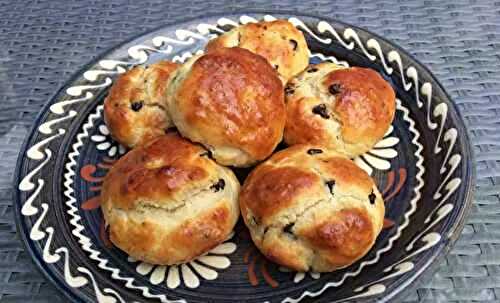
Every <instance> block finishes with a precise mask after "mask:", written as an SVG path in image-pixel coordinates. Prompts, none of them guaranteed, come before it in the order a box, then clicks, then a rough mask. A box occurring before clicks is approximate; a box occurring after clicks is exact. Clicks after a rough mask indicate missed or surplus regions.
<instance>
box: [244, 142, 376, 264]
mask: <svg viewBox="0 0 500 303" xmlns="http://www.w3.org/2000/svg"><path fill="white" fill-rule="evenodd" d="M239 202H240V208H241V213H242V216H243V219H244V221H245V224H246V225H247V226H248V228H249V230H250V234H251V236H252V239H253V241H254V243H255V245H256V246H257V247H258V248H259V250H260V251H261V252H262V253H263V254H264V255H265V256H266V257H267V258H269V259H270V260H272V261H274V262H276V263H279V264H281V265H283V266H286V267H289V268H291V269H294V270H297V271H315V272H330V271H333V270H336V269H339V268H343V267H346V266H348V265H350V264H352V263H354V262H355V261H356V260H358V259H360V258H361V257H363V256H364V255H365V254H366V253H367V252H368V251H369V250H370V248H371V247H372V246H373V244H374V242H375V239H376V238H377V236H378V234H379V233H380V231H381V229H382V226H383V221H384V211H385V209H384V201H383V199H382V196H381V194H380V193H379V191H378V189H377V187H376V185H375V183H374V182H373V180H372V179H371V178H370V176H368V174H366V173H365V172H364V171H363V170H362V169H361V168H359V167H358V166H356V164H354V162H352V161H351V160H349V159H347V158H345V156H343V155H341V154H339V153H336V152H333V151H328V150H326V149H323V148H321V147H317V146H312V145H296V146H293V147H290V148H288V149H285V150H282V151H280V152H278V153H276V154H274V155H273V156H272V157H271V158H269V159H268V160H267V161H265V162H264V163H262V164H260V165H259V166H258V167H257V168H256V169H255V170H254V171H253V172H252V173H251V174H250V175H249V176H248V178H247V179H246V180H245V183H244V185H243V187H242V190H241V193H240V199H239Z"/></svg>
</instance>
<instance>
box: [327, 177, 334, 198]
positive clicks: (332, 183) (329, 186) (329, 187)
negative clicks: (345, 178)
mask: <svg viewBox="0 0 500 303" xmlns="http://www.w3.org/2000/svg"><path fill="white" fill-rule="evenodd" d="M325 184H326V185H327V186H328V189H330V193H331V194H332V195H333V187H334V186H335V180H330V181H327V182H325Z"/></svg>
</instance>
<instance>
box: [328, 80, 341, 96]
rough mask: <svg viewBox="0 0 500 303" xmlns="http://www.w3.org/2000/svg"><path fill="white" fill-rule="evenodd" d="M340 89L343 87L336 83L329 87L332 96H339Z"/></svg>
mask: <svg viewBox="0 0 500 303" xmlns="http://www.w3.org/2000/svg"><path fill="white" fill-rule="evenodd" d="M340 89H341V86H340V84H338V83H334V84H332V85H330V86H328V91H329V92H330V94H332V95H337V94H338V93H340Z"/></svg>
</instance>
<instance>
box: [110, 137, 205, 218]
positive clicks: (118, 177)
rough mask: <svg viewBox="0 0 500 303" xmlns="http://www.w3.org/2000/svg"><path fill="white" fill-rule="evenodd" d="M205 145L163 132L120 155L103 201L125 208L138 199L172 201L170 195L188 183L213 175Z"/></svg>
mask: <svg viewBox="0 0 500 303" xmlns="http://www.w3.org/2000/svg"><path fill="white" fill-rule="evenodd" d="M202 152H203V149H202V148H201V147H199V146H196V145H194V144H192V143H190V142H189V141H187V140H185V139H182V138H180V137H179V136H178V135H177V134H175V133H170V134H167V135H163V136H162V137H159V138H157V139H155V140H153V141H151V142H150V143H148V144H147V145H145V146H140V147H138V148H136V149H133V150H132V151H130V152H129V153H127V154H126V155H125V156H124V157H122V158H120V159H119V160H118V161H117V162H116V163H115V164H114V165H113V167H112V168H111V170H110V171H109V173H108V174H107V175H106V178H105V179H104V184H103V190H102V196H101V197H102V200H103V201H113V203H114V206H115V207H118V208H121V209H125V210H127V209H132V208H134V207H136V203H138V201H144V200H145V201H156V203H162V202H161V201H172V200H169V199H168V198H169V197H171V196H172V195H174V194H175V193H177V192H178V191H180V190H181V189H183V188H185V186H187V185H188V184H191V183H197V182H204V181H206V180H207V179H208V177H209V170H210V169H213V168H212V167H210V166H209V164H208V161H210V160H207V159H205V158H202V157H199V154H200V153H202Z"/></svg>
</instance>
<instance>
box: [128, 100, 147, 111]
mask: <svg viewBox="0 0 500 303" xmlns="http://www.w3.org/2000/svg"><path fill="white" fill-rule="evenodd" d="M143 105H144V101H142V100H141V101H135V102H132V104H131V105H130V107H131V108H132V110H133V111H135V112H138V111H140V110H141V108H142V106H143Z"/></svg>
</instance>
